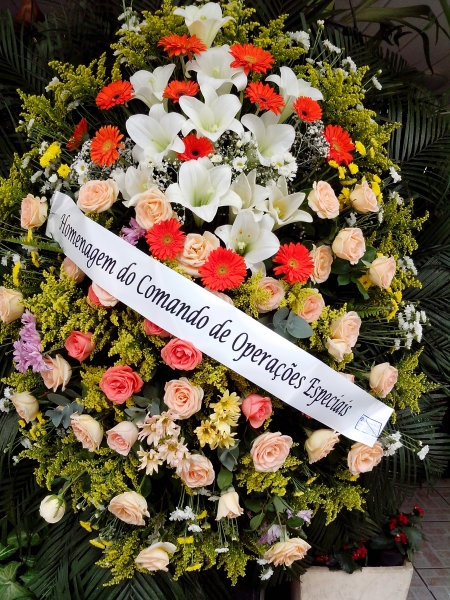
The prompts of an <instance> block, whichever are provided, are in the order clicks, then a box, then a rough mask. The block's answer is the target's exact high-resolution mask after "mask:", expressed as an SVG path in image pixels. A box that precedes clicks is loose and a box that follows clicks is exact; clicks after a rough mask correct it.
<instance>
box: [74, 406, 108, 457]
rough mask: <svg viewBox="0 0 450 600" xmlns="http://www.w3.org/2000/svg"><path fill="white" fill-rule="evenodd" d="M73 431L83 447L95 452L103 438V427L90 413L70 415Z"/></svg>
mask: <svg viewBox="0 0 450 600" xmlns="http://www.w3.org/2000/svg"><path fill="white" fill-rule="evenodd" d="M70 425H71V426H72V431H73V433H74V435H75V437H76V438H77V440H78V441H79V442H81V444H82V445H83V448H86V449H87V450H89V452H94V450H97V449H98V448H99V447H100V444H101V443H102V439H103V429H102V426H101V425H100V423H99V422H98V421H96V420H95V419H94V418H93V417H91V416H90V415H78V414H77V413H75V414H73V415H70Z"/></svg>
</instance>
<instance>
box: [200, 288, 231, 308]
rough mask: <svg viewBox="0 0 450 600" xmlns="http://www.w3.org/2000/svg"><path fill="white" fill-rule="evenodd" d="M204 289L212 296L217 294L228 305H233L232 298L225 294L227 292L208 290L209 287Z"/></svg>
mask: <svg viewBox="0 0 450 600" xmlns="http://www.w3.org/2000/svg"><path fill="white" fill-rule="evenodd" d="M205 289H206V290H208V292H210V293H211V294H212V295H213V296H217V298H220V299H221V300H223V301H224V302H226V303H227V304H230V306H234V302H233V300H232V299H231V298H230V296H227V294H224V293H223V292H218V291H217V290H210V289H209V288H205Z"/></svg>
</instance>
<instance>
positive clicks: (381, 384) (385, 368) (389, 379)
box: [369, 362, 398, 398]
mask: <svg viewBox="0 0 450 600" xmlns="http://www.w3.org/2000/svg"><path fill="white" fill-rule="evenodd" d="M397 379H398V371H397V369H396V368H395V367H393V366H391V365H390V364H389V363H388V362H385V363H381V364H379V365H375V366H374V367H372V370H371V371H370V376H369V385H370V387H371V388H372V389H373V391H374V392H376V394H377V395H378V396H380V398H386V396H387V395H388V394H389V392H390V391H391V390H392V388H393V387H394V385H395V384H396V383H397Z"/></svg>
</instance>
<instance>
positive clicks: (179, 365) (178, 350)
mask: <svg viewBox="0 0 450 600" xmlns="http://www.w3.org/2000/svg"><path fill="white" fill-rule="evenodd" d="M161 358H162V359H163V361H164V362H165V363H166V364H167V365H169V367H170V368H171V369H179V370H180V371H192V369H195V367H197V366H198V365H199V364H200V363H201V362H202V358H203V355H202V353H201V352H200V350H197V348H196V347H195V346H194V345H193V344H191V342H187V341H186V340H180V339H178V338H174V339H173V340H170V342H169V343H168V344H167V345H166V346H164V348H163V349H162V350H161Z"/></svg>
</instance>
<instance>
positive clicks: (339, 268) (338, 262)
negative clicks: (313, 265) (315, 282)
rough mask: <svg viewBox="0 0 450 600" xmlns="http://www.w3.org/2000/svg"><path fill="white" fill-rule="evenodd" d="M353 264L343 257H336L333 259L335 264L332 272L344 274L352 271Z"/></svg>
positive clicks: (332, 266)
mask: <svg viewBox="0 0 450 600" xmlns="http://www.w3.org/2000/svg"><path fill="white" fill-rule="evenodd" d="M351 269H352V265H351V264H350V263H349V262H348V260H344V259H343V258H335V259H334V260H333V264H332V265H331V272H332V273H334V274H335V275H344V274H345V273H348V272H349V271H351Z"/></svg>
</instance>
